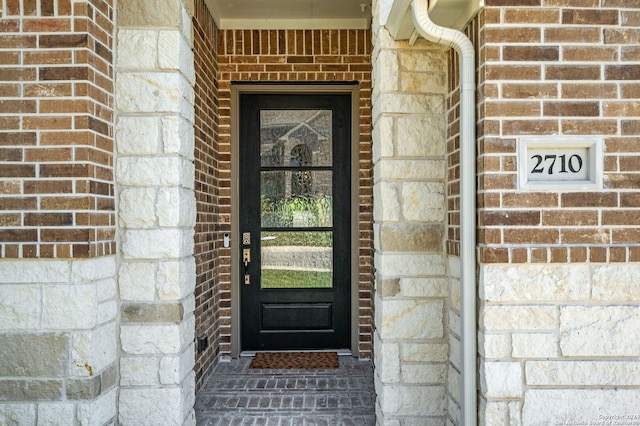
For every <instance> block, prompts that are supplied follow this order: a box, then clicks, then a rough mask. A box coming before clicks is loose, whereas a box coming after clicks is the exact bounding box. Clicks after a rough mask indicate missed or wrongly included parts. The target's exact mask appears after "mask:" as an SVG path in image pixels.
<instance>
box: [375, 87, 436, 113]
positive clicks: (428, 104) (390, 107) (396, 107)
mask: <svg viewBox="0 0 640 426" xmlns="http://www.w3.org/2000/svg"><path fill="white" fill-rule="evenodd" d="M380 113H393V114H443V113H444V96H443V95H432V94H406V93H384V92H383V93H380V96H379V97H378V100H377V102H375V103H374V104H373V110H372V114H373V116H374V117H375V116H377V115H378V114H380Z"/></svg>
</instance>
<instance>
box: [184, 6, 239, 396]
mask: <svg viewBox="0 0 640 426" xmlns="http://www.w3.org/2000/svg"><path fill="white" fill-rule="evenodd" d="M193 28H194V49H193V50H194V60H195V71H196V85H195V124H194V127H195V165H196V177H195V178H196V185H195V191H196V203H197V204H196V206H197V212H198V213H197V214H198V216H197V220H196V230H195V256H196V289H195V297H196V336H200V335H202V334H205V335H206V336H208V337H209V347H208V348H207V350H206V351H205V352H201V353H198V354H197V355H196V367H195V370H196V372H197V380H198V387H200V386H201V385H202V382H203V381H204V380H205V379H206V378H207V376H208V373H209V372H210V371H211V369H212V368H213V366H214V365H215V362H216V361H217V356H218V354H219V353H220V328H221V321H222V319H221V317H227V318H228V317H229V310H228V306H226V310H224V308H225V306H223V305H222V304H221V301H220V296H221V294H222V293H223V290H222V288H221V283H222V282H225V281H226V282H227V283H228V282H229V279H230V276H229V275H228V273H227V275H226V276H223V277H221V276H220V274H221V268H220V265H221V263H222V262H224V261H223V259H227V260H226V263H227V264H229V259H230V256H231V249H229V248H223V247H221V245H220V244H217V243H216V242H218V241H221V240H222V234H223V233H224V232H229V231H230V228H229V224H228V223H227V224H225V223H222V222H221V221H220V212H219V209H220V208H221V204H227V205H228V204H229V200H228V199H226V200H225V201H224V202H221V199H220V198H221V197H220V193H221V191H224V188H222V187H221V186H220V174H221V173H222V170H221V167H220V164H219V161H220V160H221V153H220V146H219V142H218V141H219V138H218V121H219V116H218V62H217V61H218V55H217V51H216V48H217V37H218V29H217V28H216V25H215V22H214V21H213V18H212V17H211V15H210V13H209V9H208V8H207V6H206V5H205V3H204V1H203V0H199V1H196V3H195V11H194V18H193ZM227 155H228V154H227ZM227 173H228V171H227ZM227 180H228V177H227Z"/></svg>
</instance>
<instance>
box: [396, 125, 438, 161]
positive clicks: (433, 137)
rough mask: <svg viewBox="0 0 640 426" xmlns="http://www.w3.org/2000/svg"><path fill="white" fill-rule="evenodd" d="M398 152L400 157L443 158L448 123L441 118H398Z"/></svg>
mask: <svg viewBox="0 0 640 426" xmlns="http://www.w3.org/2000/svg"><path fill="white" fill-rule="evenodd" d="M397 126H398V127H397V128H398V139H397V152H398V155H399V156H400V157H443V156H444V155H445V153H446V137H445V134H446V123H445V119H444V117H440V116H430V115H427V116H421V115H418V116H408V117H400V118H398V124H397Z"/></svg>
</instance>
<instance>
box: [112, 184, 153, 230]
mask: <svg viewBox="0 0 640 426" xmlns="http://www.w3.org/2000/svg"><path fill="white" fill-rule="evenodd" d="M155 203H156V189H155V188H127V189H123V190H122V191H121V192H120V205H119V208H120V214H119V215H118V219H119V221H120V226H121V227H123V228H151V227H153V226H155V225H156V213H155Z"/></svg>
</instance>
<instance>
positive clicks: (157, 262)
mask: <svg viewBox="0 0 640 426" xmlns="http://www.w3.org/2000/svg"><path fill="white" fill-rule="evenodd" d="M190 15H191V11H190V10H188V8H187V7H185V5H184V4H183V2H181V1H180V0H158V1H154V2H149V1H147V0H122V1H119V2H118V31H117V39H118V45H117V62H116V64H117V79H116V108H117V111H118V118H117V121H116V143H117V153H118V158H117V162H116V178H117V184H118V189H119V213H120V214H119V225H120V238H121V241H122V262H121V265H120V269H119V284H120V287H119V288H120V298H121V301H122V304H121V322H122V323H121V332H120V341H121V345H122V348H121V361H120V374H121V383H120V385H121V390H120V399H119V421H120V423H121V424H123V425H134V424H135V425H156V424H164V425H182V424H195V415H194V411H193V404H194V399H195V375H194V372H193V366H194V344H193V341H194V328H195V320H194V306H195V301H194V295H193V291H194V286H195V262H194V257H193V247H194V240H193V235H194V226H195V219H196V215H195V196H194V190H193V185H194V166H193V159H194V158H193V155H194V154H193V153H194V133H193V120H194V107H193V102H194V93H193V86H194V82H195V73H194V68H193V54H192V51H191V46H192V33H191V31H192V27H191V25H192V24H191V18H190Z"/></svg>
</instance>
